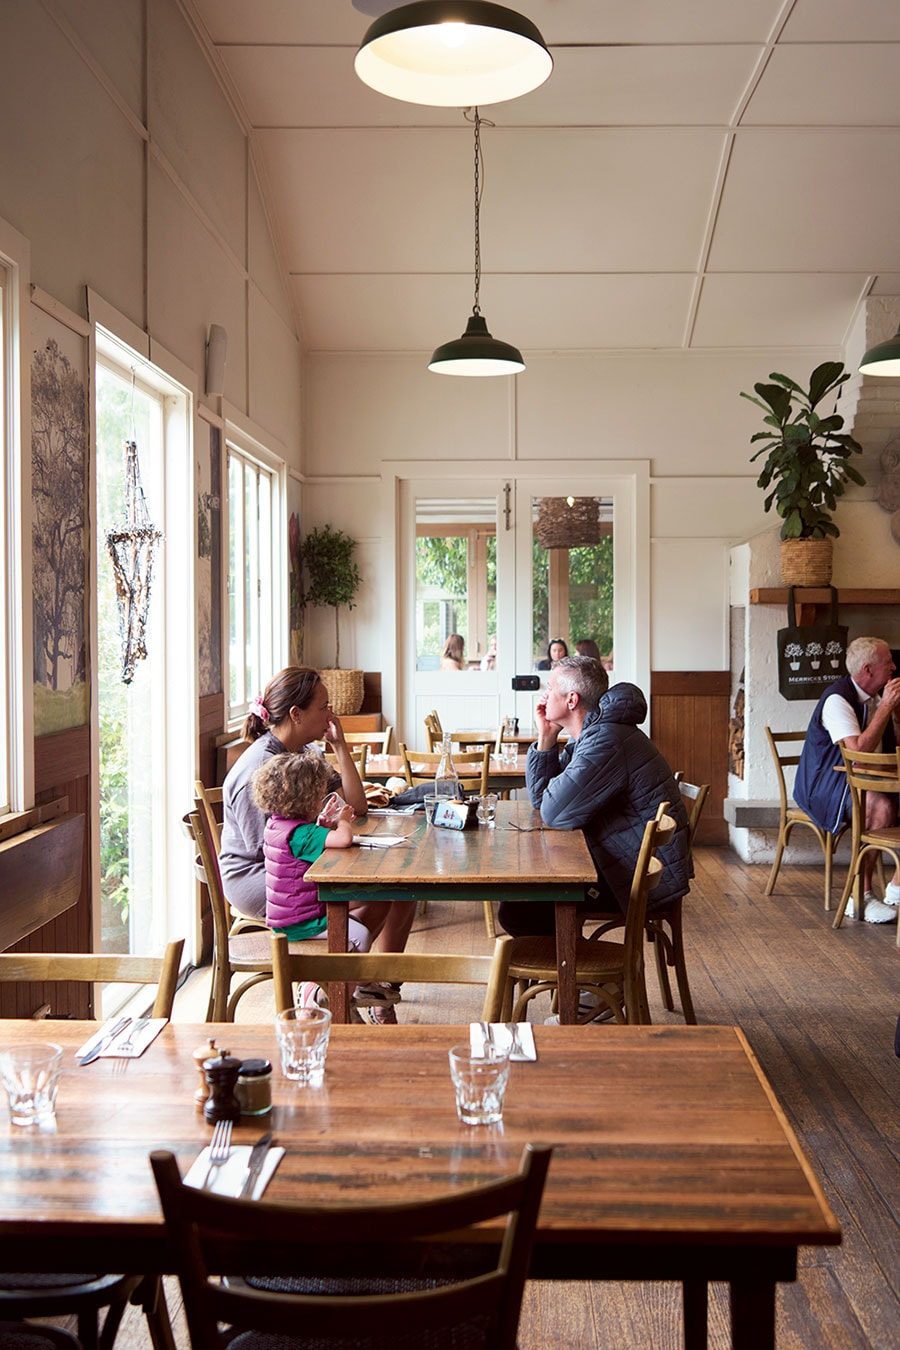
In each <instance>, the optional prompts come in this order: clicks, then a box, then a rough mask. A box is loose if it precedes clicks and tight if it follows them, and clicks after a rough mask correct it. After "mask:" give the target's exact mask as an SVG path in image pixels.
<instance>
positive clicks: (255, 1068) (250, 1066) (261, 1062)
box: [241, 1059, 272, 1078]
mask: <svg viewBox="0 0 900 1350" xmlns="http://www.w3.org/2000/svg"><path fill="white" fill-rule="evenodd" d="M271 1072H272V1065H271V1064H270V1063H269V1061H268V1060H267V1059H242V1060H241V1077H242V1078H259V1077H261V1076H262V1075H263V1074H266V1073H271Z"/></svg>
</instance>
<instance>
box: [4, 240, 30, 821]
mask: <svg viewBox="0 0 900 1350" xmlns="http://www.w3.org/2000/svg"><path fill="white" fill-rule="evenodd" d="M27 262H28V245H27V242H26V241H25V240H24V239H23V238H22V237H21V235H18V234H17V233H16V231H15V230H13V229H12V228H11V227H10V226H8V225H6V223H5V221H2V220H0V653H2V654H0V717H2V718H3V721H4V733H3V735H2V736H0V815H5V814H6V813H7V812H9V811H10V810H24V809H25V808H26V807H28V806H30V805H31V792H32V786H33V784H32V779H31V772H30V767H29V766H27V765H26V762H25V755H24V741H25V734H26V725H27V730H28V732H29V734H30V730H31V726H30V719H31V665H30V662H31V652H30V651H29V652H28V653H27V657H28V662H29V664H28V670H27V676H26V671H25V668H24V663H25V646H26V641H27V639H26V636H25V634H26V632H30V626H29V627H26V619H27V607H29V606H30V604H31V600H30V589H31V587H30V584H29V579H28V576H29V575H30V574H26V572H25V568H26V566H27V565H28V560H29V559H30V557H31V535H30V526H29V524H28V522H29V521H30V514H29V506H30V502H29V501H28V500H27V498H28V496H29V495H30V494H29V492H28V489H27V487H25V486H24V485H23V480H24V484H27V483H29V482H30V473H29V472H28V468H27V466H28V465H29V464H30V458H31V447H30V446H29V445H23V430H22V377H23V371H22V350H21V347H22V343H21V324H22V312H21V311H22V307H23V306H24V305H25V304H26V303H27V300H26V291H27Z"/></svg>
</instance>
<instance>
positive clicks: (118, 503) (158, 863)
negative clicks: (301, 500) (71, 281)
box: [95, 330, 197, 952]
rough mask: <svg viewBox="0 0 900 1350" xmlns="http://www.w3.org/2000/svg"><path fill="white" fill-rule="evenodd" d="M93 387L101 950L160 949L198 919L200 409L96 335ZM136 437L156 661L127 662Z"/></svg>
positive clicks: (148, 639) (151, 655)
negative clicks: (125, 536)
mask: <svg viewBox="0 0 900 1350" xmlns="http://www.w3.org/2000/svg"><path fill="white" fill-rule="evenodd" d="M95 385H96V464H95V494H96V509H95V519H96V526H97V528H96V577H97V581H96V591H97V597H96V601H97V603H96V612H97V653H96V662H95V668H96V684H95V688H96V716H97V725H98V736H97V741H98V752H99V764H98V776H99V822H100V830H99V837H100V869H99V873H100V875H99V885H100V923H101V932H100V935H99V936H100V948H101V949H102V950H103V951H113V952H115V951H118V952H122V951H137V952H154V951H159V950H160V949H161V948H162V946H163V945H164V943H165V942H166V941H168V940H169V939H170V938H172V937H176V936H183V935H185V934H190V933H191V931H192V923H193V910H192V903H191V891H190V887H185V885H184V872H183V864H184V854H183V843H182V840H181V838H180V830H179V826H178V821H179V819H180V817H181V814H182V812H183V811H184V809H185V801H189V800H190V798H189V796H187V797H186V795H185V794H186V792H187V791H188V787H189V785H190V782H191V780H192V778H193V776H194V769H195V755H194V745H195V739H196V725H195V723H196V717H195V708H196V702H197V699H196V652H195V648H196V638H195V621H194V587H193V567H194V555H195V544H194V539H195V529H196V523H195V516H196V511H195V509H194V508H193V504H192V496H193V488H192V472H191V469H192V458H191V449H190V418H189V412H190V409H189V401H188V398H187V395H186V392H185V390H184V389H183V388H181V387H180V386H179V385H176V384H175V383H174V382H173V381H171V380H170V379H168V378H167V377H166V375H165V374H164V372H162V371H160V370H158V369H156V368H155V367H153V366H151V365H150V364H149V363H148V362H146V361H145V360H143V359H142V358H141V357H140V356H139V355H138V354H137V353H135V352H131V351H130V350H129V349H128V348H126V347H124V346H123V345H122V344H120V343H118V342H117V341H116V340H115V339H114V338H112V337H111V336H110V335H108V334H105V333H102V332H101V331H100V330H98V334H97V365H96V380H95ZM129 442H133V443H134V444H135V445H136V446H137V455H138V464H139V470H140V479H141V486H142V488H143V497H144V501H145V503H146V509H147V513H148V514H149V518H150V522H151V523H152V525H154V526H156V527H157V528H158V529H159V530H161V531H162V533H163V539H162V541H161V543H160V544H159V546H158V547H157V549H156V551H155V553H154V556H153V561H152V570H151V572H150V579H149V599H148V603H147V608H146V623H145V628H144V638H143V645H144V647H145V649H146V655H145V656H144V657H143V658H142V659H137V660H135V661H134V662H133V664H131V663H129V662H127V661H126V659H125V656H126V645H125V631H124V626H123V621H124V616H125V615H126V614H127V613H128V610H127V608H124V606H126V605H127V602H128V597H127V595H126V594H124V593H123V591H129V590H130V591H132V592H136V594H135V599H136V600H137V604H136V605H135V606H134V607H133V609H132V614H134V612H135V611H137V612H140V610H141V605H140V599H141V595H140V587H139V586H135V585H134V584H133V582H132V576H131V575H129V578H128V584H127V585H125V586H124V587H123V585H122V578H121V577H120V578H119V583H120V584H119V585H118V587H117V580H116V574H115V572H114V569H113V562H112V559H111V556H110V552H109V550H108V547H107V532H108V531H114V532H121V531H123V530H124V529H125V528H126V527H127V526H128V523H129V511H130V509H131V512H132V523H133V506H134V502H133V500H132V502H131V503H129V500H128V496H127V493H126V482H127V471H126V464H127V458H128V452H127V448H126V447H127V445H128V443H129ZM139 523H140V522H139ZM138 571H139V573H140V575H141V576H145V575H146V574H145V573H144V569H143V567H139V569H138ZM137 580H138V578H137V577H135V578H134V581H137ZM135 631H136V630H135V629H132V633H133V634H134V633H135ZM131 645H132V647H134V646H135V643H134V640H132V644H131Z"/></svg>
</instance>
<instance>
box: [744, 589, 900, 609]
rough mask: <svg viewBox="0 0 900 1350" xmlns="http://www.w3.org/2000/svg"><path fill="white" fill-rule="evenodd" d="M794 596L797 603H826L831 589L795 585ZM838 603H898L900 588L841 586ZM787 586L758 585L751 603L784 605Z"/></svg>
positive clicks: (828, 602) (829, 600) (829, 599)
mask: <svg viewBox="0 0 900 1350" xmlns="http://www.w3.org/2000/svg"><path fill="white" fill-rule="evenodd" d="M794 598H795V599H796V601H797V604H798V605H828V604H830V603H831V591H830V590H829V589H828V587H827V586H816V587H810V586H797V587H796V588H795V589H794ZM837 599H838V604H839V605H900V590H861V589H858V588H855V587H853V588H851V587H843V586H842V587H841V588H840V589H839V590H838V593H837ZM787 602H788V588H787V586H759V587H756V588H755V589H753V590H751V592H750V603H751V605H786V604H787Z"/></svg>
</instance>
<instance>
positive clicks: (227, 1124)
mask: <svg viewBox="0 0 900 1350" xmlns="http://www.w3.org/2000/svg"><path fill="white" fill-rule="evenodd" d="M230 1156H231V1121H230V1120H220V1121H218V1123H217V1124H216V1127H215V1129H214V1130H213V1133H212V1139H211V1140H210V1143H209V1168H208V1170H207V1173H206V1176H205V1177H204V1178H203V1185H202V1186H201V1187H200V1189H201V1190H203V1191H205V1190H206V1189H207V1187H208V1186H209V1183H210V1181H211V1180H212V1179H213V1177H214V1175H215V1173H216V1172H217V1171H218V1170H219V1168H220V1167H221V1166H222V1164H223V1163H226V1162H227V1161H228V1159H229V1158H230Z"/></svg>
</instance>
